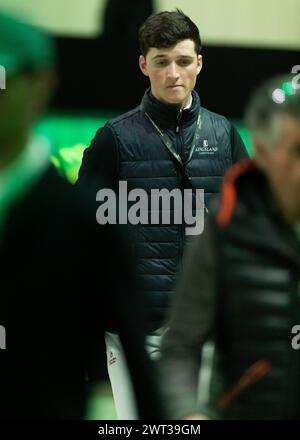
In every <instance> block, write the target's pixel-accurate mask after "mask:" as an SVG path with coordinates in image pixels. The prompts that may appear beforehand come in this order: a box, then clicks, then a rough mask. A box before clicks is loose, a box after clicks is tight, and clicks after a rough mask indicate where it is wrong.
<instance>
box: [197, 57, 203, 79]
mask: <svg viewBox="0 0 300 440" xmlns="http://www.w3.org/2000/svg"><path fill="white" fill-rule="evenodd" d="M202 65H203V59H202V55H198V56H197V75H199V73H200V72H201V69H202Z"/></svg>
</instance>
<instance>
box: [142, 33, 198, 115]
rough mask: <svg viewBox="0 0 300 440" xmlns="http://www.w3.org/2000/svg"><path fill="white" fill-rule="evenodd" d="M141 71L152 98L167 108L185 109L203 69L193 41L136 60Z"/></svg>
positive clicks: (153, 49)
mask: <svg viewBox="0 0 300 440" xmlns="http://www.w3.org/2000/svg"><path fill="white" fill-rule="evenodd" d="M139 64H140V69H141V71H142V72H143V74H144V75H146V76H149V79H150V83H151V91H152V93H153V95H154V96H155V98H157V99H158V100H159V101H161V102H164V103H166V104H174V105H179V106H181V107H184V106H185V105H187V104H188V102H189V100H190V96H191V92H192V90H193V88H194V87H195V84H196V79H197V75H198V74H199V72H200V70H201V67H202V56H201V55H197V54H196V51H195V44H194V42H193V41H192V40H190V39H187V40H182V41H180V42H179V43H177V44H176V45H175V46H173V47H169V48H164V49H157V48H155V47H152V48H150V49H149V51H148V53H147V55H146V57H144V56H143V55H141V56H140V59H139Z"/></svg>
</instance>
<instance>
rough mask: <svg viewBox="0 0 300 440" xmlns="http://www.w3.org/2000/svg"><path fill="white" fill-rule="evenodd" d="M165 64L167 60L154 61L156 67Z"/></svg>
mask: <svg viewBox="0 0 300 440" xmlns="http://www.w3.org/2000/svg"><path fill="white" fill-rule="evenodd" d="M167 64H168V62H167V60H160V61H156V66H158V67H163V66H166V65H167Z"/></svg>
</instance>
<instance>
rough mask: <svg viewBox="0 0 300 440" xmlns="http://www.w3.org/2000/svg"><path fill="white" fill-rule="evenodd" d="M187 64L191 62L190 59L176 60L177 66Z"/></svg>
mask: <svg viewBox="0 0 300 440" xmlns="http://www.w3.org/2000/svg"><path fill="white" fill-rule="evenodd" d="M189 64H191V60H179V61H178V65H179V66H188V65H189Z"/></svg>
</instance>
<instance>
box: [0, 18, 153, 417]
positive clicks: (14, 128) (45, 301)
mask: <svg viewBox="0 0 300 440" xmlns="http://www.w3.org/2000/svg"><path fill="white" fill-rule="evenodd" d="M0 64H1V66H2V68H1V74H2V75H5V76H4V77H2V81H1V85H2V90H1V91H0V271H1V281H0V283H1V284H0V286H1V293H0V325H1V327H0V329H1V335H0V336H1V340H0V390H1V399H0V418H2V419H81V418H84V417H85V412H86V404H85V400H86V390H87V385H88V383H99V382H100V381H102V380H106V379H107V371H106V355H105V344H104V336H103V335H104V329H106V330H107V329H109V328H117V329H118V332H119V334H120V338H121V340H122V343H123V346H124V351H125V355H126V358H127V362H128V365H129V371H130V373H131V375H132V380H133V383H134V390H135V392H136V397H137V404H138V409H139V415H140V417H141V418H150V417H154V418H156V417H159V415H160V414H159V412H157V401H156V388H155V383H154V381H153V377H152V372H151V367H150V365H149V363H148V359H147V356H146V353H145V351H144V339H143V330H142V329H141V327H140V323H139V317H140V315H141V313H140V312H139V313H136V312H135V315H134V317H133V316H131V307H132V304H135V301H136V299H135V295H134V291H135V288H134V281H133V277H132V275H131V274H132V269H131V264H130V256H129V255H128V252H127V250H126V244H125V243H124V242H123V239H122V238H121V237H120V236H119V234H118V232H117V231H116V230H114V229H112V227H100V226H99V225H98V224H97V223H96V218H95V212H96V207H95V206H94V204H89V203H88V201H87V200H86V195H85V196H84V197H81V196H80V194H77V193H76V192H75V190H74V189H73V187H72V186H71V185H69V184H68V183H67V182H66V181H64V180H63V179H61V178H60V177H59V175H58V174H57V173H56V171H55V169H54V168H53V167H52V166H51V165H50V162H49V158H50V149H49V146H48V144H47V142H46V141H45V139H42V138H39V137H35V136H33V135H32V128H33V124H34V122H35V120H36V119H37V118H38V117H39V116H40V113H41V112H42V110H43V108H44V106H45V104H46V103H47V100H48V98H49V97H50V95H51V92H52V90H53V86H54V83H55V74H54V71H55V69H54V65H55V56H54V49H53V46H52V41H51V40H50V39H49V38H48V37H47V36H46V35H44V34H43V33H42V32H41V31H39V30H38V29H36V28H33V27H31V26H28V25H25V24H23V23H21V22H19V21H17V20H15V19H13V18H10V17H6V16H4V15H2V14H0ZM3 86H4V87H3ZM112 250H113V253H112ZM116 268H117V269H116ZM120 292H122V295H120ZM128 304H130V307H129V306H128ZM136 307H138V310H140V308H139V305H138V304H136V305H134V308H133V310H135V311H136ZM111 361H112V362H113V359H111Z"/></svg>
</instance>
